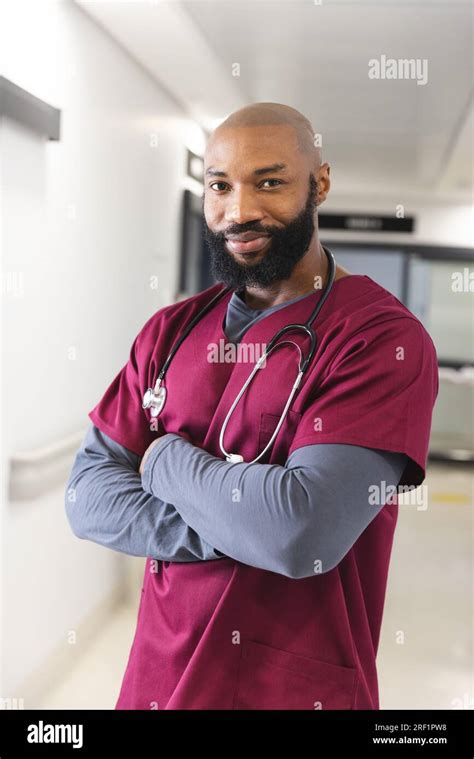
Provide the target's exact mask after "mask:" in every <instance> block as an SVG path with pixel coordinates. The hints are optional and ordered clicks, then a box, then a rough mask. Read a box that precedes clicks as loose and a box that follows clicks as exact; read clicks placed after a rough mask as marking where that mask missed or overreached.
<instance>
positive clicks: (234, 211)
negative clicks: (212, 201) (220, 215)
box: [225, 194, 263, 224]
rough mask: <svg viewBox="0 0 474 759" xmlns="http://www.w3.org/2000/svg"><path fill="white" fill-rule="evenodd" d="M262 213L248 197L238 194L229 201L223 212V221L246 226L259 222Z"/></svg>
mask: <svg viewBox="0 0 474 759" xmlns="http://www.w3.org/2000/svg"><path fill="white" fill-rule="evenodd" d="M262 218H263V213H262V211H261V209H260V208H259V206H258V204H257V203H256V201H255V199H252V197H251V196H250V195H244V194H240V195H239V196H237V197H236V196H234V197H233V198H232V199H231V200H229V204H228V206H227V208H226V211H225V220H226V222H228V223H229V224H246V223H248V222H249V221H260V219H262Z"/></svg>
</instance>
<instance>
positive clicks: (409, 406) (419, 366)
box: [289, 317, 439, 487]
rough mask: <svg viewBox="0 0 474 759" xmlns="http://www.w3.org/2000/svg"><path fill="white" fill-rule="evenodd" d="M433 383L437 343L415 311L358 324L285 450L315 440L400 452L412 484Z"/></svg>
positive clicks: (420, 463) (425, 436) (422, 469)
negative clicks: (361, 326)
mask: <svg viewBox="0 0 474 759" xmlns="http://www.w3.org/2000/svg"><path fill="white" fill-rule="evenodd" d="M438 387H439V380H438V364H437V357H436V351H435V347H434V345H433V342H432V340H431V337H430V336H429V334H428V333H427V331H426V330H425V329H424V327H423V325H422V324H421V322H419V321H418V320H417V319H416V318H410V317H398V318H394V319H391V320H389V321H385V322H383V323H381V324H379V325H372V326H370V327H367V328H364V329H361V330H358V332H356V333H355V334H354V335H352V336H351V337H350V338H348V339H347V340H346V341H345V343H344V345H343V346H342V348H341V349H340V350H339V351H338V352H337V354H336V356H335V358H334V360H333V361H332V363H331V366H330V368H329V370H328V372H327V373H326V375H325V377H324V380H323V381H322V382H321V384H320V386H319V387H318V389H317V391H316V393H315V394H314V395H313V396H312V399H311V400H310V401H309V402H308V404H307V407H306V408H304V409H303V412H302V416H301V419H300V422H299V424H298V428H297V430H296V434H295V437H294V439H293V442H292V445H291V448H290V450H289V454H291V453H292V452H293V451H295V450H296V449H297V448H301V447H302V446H305V445H314V444H318V443H346V444H350V445H359V446H365V447H367V448H377V449H381V450H384V451H393V452H396V453H405V454H406V455H407V456H408V457H409V461H408V463H407V466H406V468H405V471H404V472H403V475H402V479H401V480H400V485H405V486H408V487H411V486H415V487H417V486H418V485H420V484H421V483H422V482H423V480H424V479H425V476H426V461H427V457H428V448H429V437H430V432H431V419H432V412H433V407H434V404H435V401H436V397H437V394H438ZM341 475H343V473H342V472H341Z"/></svg>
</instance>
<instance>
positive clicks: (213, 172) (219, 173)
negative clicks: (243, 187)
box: [206, 163, 288, 177]
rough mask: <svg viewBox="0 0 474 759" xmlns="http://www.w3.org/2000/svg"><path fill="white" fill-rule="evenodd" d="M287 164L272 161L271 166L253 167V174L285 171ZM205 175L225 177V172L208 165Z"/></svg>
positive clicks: (259, 174)
mask: <svg viewBox="0 0 474 759" xmlns="http://www.w3.org/2000/svg"><path fill="white" fill-rule="evenodd" d="M287 168H288V166H287V165H286V163H273V164H272V165H271V166H263V167H262V168H261V169H255V170H254V172H253V173H254V174H255V176H257V177H259V176H261V175H262V174H274V173H276V172H277V171H286V169H287ZM206 176H210V177H226V176H227V174H226V173H225V171H219V170H218V169H215V168H214V167H213V166H209V168H208V169H206Z"/></svg>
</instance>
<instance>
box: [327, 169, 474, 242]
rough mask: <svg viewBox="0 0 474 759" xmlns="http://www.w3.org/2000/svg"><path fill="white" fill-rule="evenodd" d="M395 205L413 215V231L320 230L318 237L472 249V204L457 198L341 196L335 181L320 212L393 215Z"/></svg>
mask: <svg viewBox="0 0 474 759" xmlns="http://www.w3.org/2000/svg"><path fill="white" fill-rule="evenodd" d="M399 204H403V206H404V215H405V216H414V217H415V231H414V232H413V234H405V233H398V234H395V233H376V232H374V233H366V232H350V233H349V232H347V231H344V230H342V231H340V230H339V231H333V230H332V229H328V230H326V229H325V230H324V234H321V237H322V238H323V239H324V238H326V239H331V240H347V239H350V240H351V242H354V241H358V240H360V241H365V242H386V243H397V242H398V243H401V242H403V243H407V242H413V243H416V244H417V245H447V246H450V247H461V248H464V247H465V248H472V247H474V206H473V205H472V203H471V204H469V203H466V202H465V201H464V202H461V201H459V200H455V199H450V197H449V196H446V197H445V198H437V197H436V195H435V196H433V198H432V200H431V201H430V202H427V199H426V197H424V198H423V197H420V195H412V196H411V195H410V193H404V194H403V197H400V196H398V195H394V197H393V199H392V201H390V200H387V199H386V198H380V197H377V196H376V195H371V196H368V195H366V194H362V196H361V197H357V196H355V195H351V196H348V195H343V194H341V193H339V192H338V186H337V180H336V179H334V180H333V182H332V187H331V191H330V193H329V196H328V198H327V200H326V201H325V203H324V205H323V206H321V213H323V212H327V213H329V212H331V213H337V212H341V213H342V212H347V213H357V212H359V213H367V214H370V213H380V214H386V215H387V216H395V214H396V208H397V206H398V205H399Z"/></svg>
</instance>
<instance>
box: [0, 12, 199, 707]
mask: <svg viewBox="0 0 474 759" xmlns="http://www.w3.org/2000/svg"><path fill="white" fill-rule="evenodd" d="M22 7H23V6H22V4H19V5H18V7H17V10H16V11H15V10H14V4H10V9H9V16H8V18H7V25H5V19H4V22H3V37H4V39H3V42H2V44H3V53H4V60H3V69H2V74H3V75H4V76H5V77H7V78H8V79H11V80H12V81H13V82H15V83H16V84H18V85H19V86H21V87H23V88H25V89H27V90H29V91H30V92H32V94H34V95H36V96H38V97H41V98H43V99H44V100H46V101H47V102H49V103H50V104H51V105H54V106H56V107H58V108H60V110H61V114H62V116H61V120H62V125H61V140H60V141H59V142H48V141H45V140H44V139H43V138H42V137H40V136H39V135H37V134H35V133H33V132H32V131H30V130H29V129H27V128H24V127H21V126H20V125H18V124H17V123H13V122H11V121H9V120H8V119H4V120H3V122H2V123H1V125H0V129H1V141H2V149H3V156H2V158H3V165H2V178H1V179H2V192H3V202H2V206H3V207H2V212H3V229H2V248H3V271H4V272H22V273H23V287H24V292H23V295H22V296H20V297H16V296H14V295H13V293H7V294H6V297H5V298H4V301H3V306H2V317H3V327H2V342H3V349H2V359H3V394H2V416H3V425H2V427H3V451H2V474H3V475H6V468H7V463H8V460H9V458H10V456H12V455H14V454H15V453H17V452H24V451H28V450H30V449H34V448H36V447H37V446H42V445H45V444H49V443H55V442H56V441H57V440H59V439H61V438H62V437H63V436H64V435H67V434H69V433H73V432H76V431H77V430H78V429H80V428H83V427H85V425H87V424H88V423H89V421H88V419H87V412H88V411H89V410H90V409H91V408H92V407H93V406H94V405H95V403H96V402H97V401H98V400H99V399H100V397H101V396H102V394H103V392H104V391H105V389H106V387H107V386H108V384H109V383H110V382H111V381H112V379H113V377H114V376H115V374H116V373H117V371H118V370H119V369H120V368H121V366H122V365H123V364H124V363H125V362H126V361H127V359H128V353H129V349H130V345H131V342H132V340H133V338H134V336H135V335H136V333H137V332H138V331H139V329H140V328H141V326H142V325H143V323H144V322H145V320H146V319H147V318H148V317H149V316H150V315H151V314H152V313H153V312H155V311H156V310H157V309H158V308H159V307H161V306H162V305H164V304H165V303H168V302H170V300H171V298H172V295H173V294H174V290H175V287H176V275H177V265H178V259H177V256H178V246H179V239H178V237H179V224H178V221H179V201H180V197H181V180H182V177H183V175H184V173H185V147H184V135H185V133H186V132H187V131H188V130H189V123H188V120H187V118H186V114H184V113H183V112H182V111H180V109H179V108H178V107H177V105H176V104H175V103H174V102H173V101H172V99H171V98H170V97H169V95H167V94H166V93H165V92H164V91H163V90H162V89H161V88H160V87H159V86H158V85H157V84H156V83H155V82H154V81H153V80H152V79H151V77H150V76H149V75H148V74H147V73H146V72H145V71H144V70H143V69H142V68H140V66H139V65H137V64H136V63H135V62H134V61H133V60H132V59H131V58H129V57H128V55H127V54H126V53H125V52H124V51H123V50H122V48H121V47H119V46H118V45H117V44H116V43H115V42H114V41H113V40H112V39H111V38H110V37H109V36H108V35H107V34H106V33H105V32H103V31H102V30H101V29H100V27H98V26H96V25H95V24H94V23H93V22H92V21H91V20H90V19H89V17H88V16H87V15H85V14H84V13H83V12H82V11H81V10H80V9H78V8H77V7H76V6H74V5H72V4H69V3H39V4H37V5H36V6H35V5H34V4H31V5H30V6H29V8H28V13H27V14H26V16H25V13H24V12H22ZM155 139H156V141H157V146H156V147H153V146H152V144H153V142H154V140H155ZM152 275H157V276H158V282H159V289H158V291H156V290H153V289H151V288H150V277H151V276H152ZM71 463H72V462H71ZM6 480H7V478H6V476H4V477H2V483H3V486H2V487H3V493H2V495H3V496H4V497H3V499H2V500H3V506H2V518H3V519H2V522H3V535H2V548H3V553H4V555H3V563H2V574H3V608H2V625H3V652H2V653H3V657H4V666H5V671H4V673H3V675H4V676H3V680H2V683H1V686H0V696H1V697H4V698H5V697H11V698H12V697H18V698H19V697H23V698H24V699H25V702H24V706H25V708H29V706H31V704H29V702H28V693H24V692H21V688H22V683H23V682H24V681H25V678H26V677H29V676H30V675H31V673H32V672H33V671H34V670H35V669H36V668H37V667H38V666H39V665H40V664H41V663H42V662H43V661H44V659H45V657H46V656H47V655H48V654H50V653H51V652H52V651H53V650H54V649H55V648H56V647H57V645H58V644H63V645H64V642H65V640H66V636H67V634H68V631H71V630H77V628H78V626H79V624H80V622H81V621H83V620H84V619H85V617H86V616H87V615H88V614H89V613H90V612H91V611H92V610H93V609H94V608H96V606H97V604H100V602H101V601H102V600H104V599H106V598H108V597H110V594H113V592H114V590H116V586H117V584H118V585H119V586H120V585H123V584H124V574H123V568H124V566H130V565H131V563H133V562H136V561H138V562H140V566H141V565H142V564H143V565H144V562H145V560H144V559H143V560H140V559H139V560H135V559H133V558H130V557H124V556H122V555H121V554H118V553H115V552H112V551H107V550H105V549H103V548H101V547H99V546H95V545H92V544H88V543H87V542H85V541H79V540H78V539H77V538H75V537H74V536H73V535H72V533H71V532H70V529H69V526H68V524H67V520H66V516H65V511H64V504H63V491H62V489H61V488H59V489H58V490H56V491H54V492H51V493H50V494H48V496H46V497H44V496H43V497H42V498H41V499H38V500H35V501H31V502H21V503H19V502H12V503H8V501H7V499H6V486H7V481H6ZM72 649H74V646H71V647H70V650H71V656H74V655H75V654H76V653H77V648H76V649H75V651H73V650H72ZM45 685H47V683H45Z"/></svg>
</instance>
